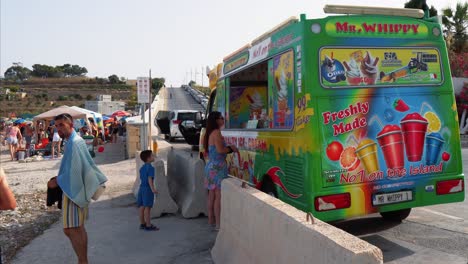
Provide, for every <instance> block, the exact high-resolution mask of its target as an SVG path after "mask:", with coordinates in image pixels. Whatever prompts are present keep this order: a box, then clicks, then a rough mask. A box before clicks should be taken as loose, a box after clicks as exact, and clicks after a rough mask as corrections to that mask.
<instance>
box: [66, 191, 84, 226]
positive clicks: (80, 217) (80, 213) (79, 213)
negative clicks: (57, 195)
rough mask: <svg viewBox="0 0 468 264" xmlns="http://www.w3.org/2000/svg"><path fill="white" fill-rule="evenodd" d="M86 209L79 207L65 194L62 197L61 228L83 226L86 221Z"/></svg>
mask: <svg viewBox="0 0 468 264" xmlns="http://www.w3.org/2000/svg"><path fill="white" fill-rule="evenodd" d="M88 214H89V211H88V207H83V208H81V207H79V206H78V205H76V204H75V203H74V202H73V201H72V200H70V198H68V197H67V196H66V195H65V194H63V195H62V220H63V228H74V227H80V226H82V225H84V222H85V220H86V219H88Z"/></svg>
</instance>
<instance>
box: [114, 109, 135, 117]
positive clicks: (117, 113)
mask: <svg viewBox="0 0 468 264" xmlns="http://www.w3.org/2000/svg"><path fill="white" fill-rule="evenodd" d="M116 116H119V117H121V116H131V114H130V113H128V112H126V111H123V110H119V111H115V112H114V113H112V115H111V117H116Z"/></svg>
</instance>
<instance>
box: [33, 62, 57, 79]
mask: <svg viewBox="0 0 468 264" xmlns="http://www.w3.org/2000/svg"><path fill="white" fill-rule="evenodd" d="M32 68H33V71H32V75H33V76H35V77H39V78H58V77H62V76H63V72H62V71H61V69H58V68H56V67H53V66H49V65H45V64H34V65H33V66H32Z"/></svg>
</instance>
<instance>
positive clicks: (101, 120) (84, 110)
mask: <svg viewBox="0 0 468 264" xmlns="http://www.w3.org/2000/svg"><path fill="white" fill-rule="evenodd" d="M71 108H73V109H75V110H78V111H80V112H83V113H86V114H90V115H92V116H93V117H94V121H95V122H96V124H97V125H98V127H101V128H102V127H104V125H103V119H102V114H100V113H98V112H94V111H91V110H88V109H84V108H81V107H78V106H72V107H71ZM98 120H99V121H98Z"/></svg>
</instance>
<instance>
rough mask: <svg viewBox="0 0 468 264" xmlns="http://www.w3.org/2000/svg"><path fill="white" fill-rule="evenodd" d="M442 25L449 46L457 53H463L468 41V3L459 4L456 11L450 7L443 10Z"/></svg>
mask: <svg viewBox="0 0 468 264" xmlns="http://www.w3.org/2000/svg"><path fill="white" fill-rule="evenodd" d="M442 13H443V17H442V24H443V25H444V27H445V30H444V34H445V39H446V41H447V42H448V43H447V44H448V46H449V48H450V49H452V50H453V51H454V52H455V53H460V52H462V51H463V48H464V46H465V45H466V41H467V40H468V37H467V34H466V29H467V27H468V2H465V3H463V4H462V3H458V4H457V6H456V8H455V11H454V10H452V9H451V8H450V7H448V8H445V9H443V10H442Z"/></svg>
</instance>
